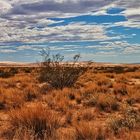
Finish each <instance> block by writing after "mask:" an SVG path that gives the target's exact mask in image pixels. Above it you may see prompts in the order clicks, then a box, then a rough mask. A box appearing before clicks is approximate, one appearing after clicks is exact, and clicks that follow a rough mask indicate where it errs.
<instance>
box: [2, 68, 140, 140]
mask: <svg viewBox="0 0 140 140" xmlns="http://www.w3.org/2000/svg"><path fill="white" fill-rule="evenodd" d="M38 69H39V68H32V67H30V68H29V67H26V68H18V67H12V68H8V67H3V68H0V139H1V140H140V66H135V67H134V66H114V67H109V66H106V67H104V66H98V67H97V66H96V68H95V67H94V66H93V67H90V69H88V70H87V71H86V72H84V73H82V74H81V75H80V76H79V77H77V79H76V80H75V82H74V84H73V85H71V86H70V87H68V86H66V87H63V86H62V87H63V88H60V89H59V88H54V87H53V86H52V85H50V84H49V83H48V82H40V81H39V80H38ZM44 76H45V75H44ZM57 80H59V79H57ZM58 82H59V81H58ZM62 82H63V80H62ZM62 84H63V83H62Z"/></svg>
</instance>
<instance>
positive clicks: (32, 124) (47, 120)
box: [7, 104, 60, 139]
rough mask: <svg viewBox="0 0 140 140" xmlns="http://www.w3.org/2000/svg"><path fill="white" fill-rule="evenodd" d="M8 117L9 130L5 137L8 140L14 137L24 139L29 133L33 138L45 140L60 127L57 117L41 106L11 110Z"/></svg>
mask: <svg viewBox="0 0 140 140" xmlns="http://www.w3.org/2000/svg"><path fill="white" fill-rule="evenodd" d="M9 116H10V120H9V123H10V129H9V130H8V132H7V136H10V139H13V138H14V137H19V138H20V139H24V136H25V134H28V135H29V132H30V133H31V134H32V136H33V138H37V139H43V138H46V139H47V138H50V137H52V136H54V134H55V131H56V130H57V129H58V128H59V127H60V123H59V116H58V115H57V114H56V113H54V112H52V111H50V110H47V109H46V108H45V107H44V106H43V105H41V104H36V105H35V106H31V107H22V108H21V109H18V110H12V111H11V112H10V114H9ZM17 134H18V136H16V135H17ZM23 134H24V136H23Z"/></svg>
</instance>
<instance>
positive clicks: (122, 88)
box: [113, 83, 128, 95]
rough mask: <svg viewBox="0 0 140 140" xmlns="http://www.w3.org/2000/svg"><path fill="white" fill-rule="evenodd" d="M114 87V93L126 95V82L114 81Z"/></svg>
mask: <svg viewBox="0 0 140 140" xmlns="http://www.w3.org/2000/svg"><path fill="white" fill-rule="evenodd" d="M113 88H114V93H115V94H116V95H117V94H121V95H127V94H128V91H127V86H126V84H123V83H115V84H114V85H113Z"/></svg>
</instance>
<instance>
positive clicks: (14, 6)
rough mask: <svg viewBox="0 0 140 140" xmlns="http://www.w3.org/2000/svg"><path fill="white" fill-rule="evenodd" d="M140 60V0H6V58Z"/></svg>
mask: <svg viewBox="0 0 140 140" xmlns="http://www.w3.org/2000/svg"><path fill="white" fill-rule="evenodd" d="M48 48H50V51H51V53H52V54H56V53H60V54H61V55H64V57H65V59H66V60H70V59H72V57H73V56H74V55H75V54H80V56H81V58H80V60H81V61H89V60H91V61H96V62H111V63H140V0H0V61H14V62H38V61H41V60H42V58H41V55H40V52H41V50H42V49H46V50H47V49H48Z"/></svg>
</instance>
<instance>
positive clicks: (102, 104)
mask: <svg viewBox="0 0 140 140" xmlns="http://www.w3.org/2000/svg"><path fill="white" fill-rule="evenodd" d="M96 106H97V108H98V109H99V110H101V111H106V112H111V111H112V110H113V111H118V110H119V104H118V102H117V100H116V99H115V98H114V97H113V96H111V95H106V94H100V95H98V98H97V104H96Z"/></svg>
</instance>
